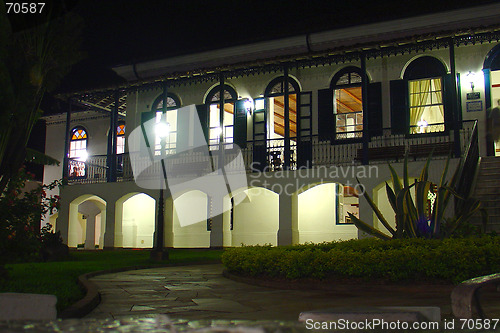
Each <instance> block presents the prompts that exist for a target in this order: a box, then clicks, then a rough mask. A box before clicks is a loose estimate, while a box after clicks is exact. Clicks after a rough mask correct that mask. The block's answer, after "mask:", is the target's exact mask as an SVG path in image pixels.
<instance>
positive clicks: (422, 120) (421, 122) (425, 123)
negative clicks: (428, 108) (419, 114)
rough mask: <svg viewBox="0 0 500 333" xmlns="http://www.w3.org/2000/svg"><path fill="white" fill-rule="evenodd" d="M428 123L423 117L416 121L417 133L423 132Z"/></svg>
mask: <svg viewBox="0 0 500 333" xmlns="http://www.w3.org/2000/svg"><path fill="white" fill-rule="evenodd" d="M428 125H429V124H428V123H427V122H426V121H425V120H424V119H421V120H420V121H418V122H417V126H418V127H419V133H425V128H426V127H427V126H428Z"/></svg>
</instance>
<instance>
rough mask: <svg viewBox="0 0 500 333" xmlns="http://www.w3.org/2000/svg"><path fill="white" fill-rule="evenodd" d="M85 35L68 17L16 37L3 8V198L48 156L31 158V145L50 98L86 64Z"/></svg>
mask: <svg viewBox="0 0 500 333" xmlns="http://www.w3.org/2000/svg"><path fill="white" fill-rule="evenodd" d="M80 31H81V22H80V20H78V19H77V18H75V17H74V16H70V15H64V16H62V17H59V18H57V19H53V20H48V21H47V22H45V23H41V24H39V25H36V26H35V27H33V28H31V29H27V30H22V31H19V32H13V31H12V29H11V26H10V23H9V19H8V17H7V14H6V8H5V5H4V4H3V3H2V4H0V92H1V93H0V192H3V190H4V188H5V187H6V186H7V184H8V183H9V180H10V178H11V177H13V176H14V175H15V174H16V173H17V170H18V169H19V168H20V166H21V165H22V163H23V161H24V160H25V159H26V157H28V159H29V160H33V159H37V158H38V159H39V160H40V158H41V156H42V155H41V154H40V153H38V154H33V151H29V152H28V156H27V151H26V144H27V142H28V138H29V136H30V134H31V130H32V129H33V126H34V125H35V123H36V121H37V120H38V119H39V117H40V116H41V114H42V111H41V110H40V103H41V100H42V98H43V96H44V94H45V92H46V91H51V90H53V89H54V88H56V87H57V85H58V84H59V82H60V80H61V79H62V78H63V77H64V75H66V73H68V71H69V69H70V67H71V65H73V64H74V63H76V62H77V61H79V60H80V59H81V58H82V54H81V52H79V51H78V50H79V41H80V38H79V35H80V34H81V33H80ZM42 160H45V161H46V162H47V159H46V158H42ZM51 162H52V163H54V161H53V160H52V161H51Z"/></svg>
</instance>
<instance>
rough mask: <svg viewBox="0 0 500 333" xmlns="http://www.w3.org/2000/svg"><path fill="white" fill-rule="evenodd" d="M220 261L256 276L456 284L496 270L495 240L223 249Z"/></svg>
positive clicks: (499, 250)
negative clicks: (436, 281) (437, 281)
mask: <svg viewBox="0 0 500 333" xmlns="http://www.w3.org/2000/svg"><path fill="white" fill-rule="evenodd" d="M222 263H223V264H224V266H225V267H226V268H227V269H228V270H229V271H230V272H232V273H236V274H240V275H245V276H255V277H271V278H280V279H282V278H286V279H299V278H316V279H334V280H335V279H337V280H349V279H353V278H355V279H366V280H371V281H373V280H377V279H380V280H383V281H393V282H397V281H404V282H408V281H413V282H421V281H426V280H427V281H435V280H440V281H444V282H451V283H459V282H461V281H463V280H466V279H469V278H472V277H476V276H482V275H486V274H491V273H495V272H498V271H499V270H500V238H499V237H493V236H482V237H467V238H448V239H444V240H438V239H423V238H412V239H391V240H387V241H381V240H379V239H376V238H369V239H359V240H358V239H356V240H350V241H342V242H331V243H322V244H307V245H298V246H283V247H271V246H245V247H240V248H231V249H227V250H225V251H224V254H223V255H222Z"/></svg>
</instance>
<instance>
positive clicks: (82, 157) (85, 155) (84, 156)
mask: <svg viewBox="0 0 500 333" xmlns="http://www.w3.org/2000/svg"><path fill="white" fill-rule="evenodd" d="M88 157H89V153H87V151H86V150H84V151H82V152H81V154H80V156H79V157H78V158H77V161H80V162H85V161H87V158H88Z"/></svg>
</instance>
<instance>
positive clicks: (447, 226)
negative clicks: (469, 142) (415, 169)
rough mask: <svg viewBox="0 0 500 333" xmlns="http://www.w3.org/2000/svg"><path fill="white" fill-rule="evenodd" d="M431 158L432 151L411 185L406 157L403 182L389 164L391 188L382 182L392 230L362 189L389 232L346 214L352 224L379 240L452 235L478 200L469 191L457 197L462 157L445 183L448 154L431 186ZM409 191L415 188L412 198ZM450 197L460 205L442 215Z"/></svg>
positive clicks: (477, 208)
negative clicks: (393, 222)
mask: <svg viewBox="0 0 500 333" xmlns="http://www.w3.org/2000/svg"><path fill="white" fill-rule="evenodd" d="M431 158H432V153H431V154H430V155H429V157H428V158H427V161H426V163H425V165H424V167H423V168H422V171H421V173H420V177H419V178H418V179H417V180H416V181H415V182H414V183H412V184H410V182H409V180H408V156H405V159H404V165H403V183H401V181H400V178H399V176H398V174H397V173H396V170H394V168H393V167H392V165H391V164H390V163H389V170H390V172H391V179H392V184H393V188H391V187H390V186H389V184H388V183H387V182H386V183H385V188H386V192H387V197H388V199H389V202H390V204H391V207H392V209H393V210H394V213H395V217H396V228H395V229H394V228H392V227H391V225H390V224H389V223H388V222H387V220H386V219H385V217H384V216H383V215H382V212H381V211H380V209H379V208H378V207H377V205H376V204H375V203H374V202H373V200H372V198H371V197H370V196H369V195H368V193H366V191H365V192H364V193H363V196H364V198H365V199H366V201H367V202H368V204H369V205H370V207H371V208H372V209H373V211H374V212H375V215H376V216H377V218H378V219H379V221H380V222H381V223H382V225H383V226H384V227H385V228H386V229H387V231H389V234H387V233H385V232H382V231H380V230H378V229H376V228H374V227H372V226H370V225H368V224H367V223H365V222H363V221H361V220H360V219H359V218H357V217H356V216H354V215H352V214H351V213H348V214H349V217H350V218H351V221H353V222H354V224H355V225H356V227H358V229H360V230H362V231H364V232H366V233H368V234H371V235H373V236H375V237H378V238H381V239H391V238H415V237H423V238H446V237H449V236H450V235H452V234H453V233H454V232H455V230H456V229H457V227H458V226H459V225H461V224H463V223H464V222H466V221H468V220H469V219H470V218H471V217H472V216H473V215H474V213H475V212H477V211H478V210H479V209H480V208H481V203H480V201H479V200H477V199H475V198H472V197H470V196H469V194H467V196H465V197H464V196H460V195H459V194H458V193H457V191H456V185H457V181H458V178H459V176H458V175H459V170H461V166H462V164H463V160H462V159H461V160H460V162H459V165H458V166H457V169H456V170H455V173H454V174H453V176H452V178H451V179H450V181H449V182H447V181H446V176H447V173H448V166H449V162H450V157H448V159H447V160H446V164H445V167H444V169H443V172H442V174H441V179H440V181H439V184H437V185H434V184H433V183H432V182H430V181H429V180H428V176H429V165H430V161H431ZM358 183H359V180H358ZM433 187H437V189H436V191H435V194H436V197H435V200H434V202H432V203H431V207H430V214H429V211H428V210H427V209H426V207H427V205H428V204H429V202H428V193H429V191H430V190H431V188H433ZM411 190H414V191H415V200H413V198H412V196H411ZM451 198H456V199H458V202H459V203H460V204H459V205H456V206H455V210H454V215H453V216H451V217H446V216H445V212H446V210H447V207H448V204H449V202H450V199H451Z"/></svg>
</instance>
